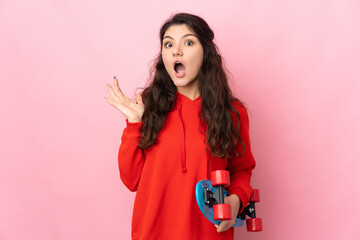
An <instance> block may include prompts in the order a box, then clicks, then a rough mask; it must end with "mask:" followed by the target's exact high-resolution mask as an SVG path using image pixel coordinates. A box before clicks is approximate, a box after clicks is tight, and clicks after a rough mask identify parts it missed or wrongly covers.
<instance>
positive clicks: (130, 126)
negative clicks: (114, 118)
mask: <svg viewBox="0 0 360 240" xmlns="http://www.w3.org/2000/svg"><path fill="white" fill-rule="evenodd" d="M141 126H142V122H129V121H128V120H127V119H126V127H125V129H124V133H123V135H126V136H129V137H139V136H140V135H141V133H140V129H141Z"/></svg>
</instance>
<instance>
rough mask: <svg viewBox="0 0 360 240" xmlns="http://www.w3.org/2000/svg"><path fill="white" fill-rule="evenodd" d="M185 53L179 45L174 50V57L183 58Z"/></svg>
mask: <svg viewBox="0 0 360 240" xmlns="http://www.w3.org/2000/svg"><path fill="white" fill-rule="evenodd" d="M182 54H183V52H182V50H181V47H180V45H177V46H175V47H174V48H173V55H174V56H182Z"/></svg>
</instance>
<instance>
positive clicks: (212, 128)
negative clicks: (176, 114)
mask: <svg viewBox="0 0 360 240" xmlns="http://www.w3.org/2000/svg"><path fill="white" fill-rule="evenodd" d="M180 24H185V25H186V26H187V27H188V28H189V29H190V30H192V31H193V32H194V33H195V34H196V35H197V36H198V39H199V41H200V43H201V45H202V48H203V50H204V56H203V63H202V67H201V69H200V72H199V75H198V78H199V92H200V98H201V111H200V112H199V119H200V124H199V129H200V130H201V129H202V130H201V131H202V133H203V134H205V135H206V142H205V147H206V150H207V151H208V152H209V151H210V152H211V154H213V155H215V156H218V157H223V158H230V157H231V156H232V155H233V154H235V155H238V153H237V152H236V151H235V145H236V144H237V142H238V141H240V142H241V143H242V145H244V143H243V141H242V140H241V137H240V134H239V127H240V115H239V113H238V111H237V110H236V109H235V108H234V106H233V101H239V100H238V99H236V98H235V97H234V96H233V94H232V93H231V90H230V88H229V85H228V81H227V76H226V74H225V71H224V68H223V66H222V57H221V56H220V54H219V51H218V48H217V46H216V44H215V43H214V42H213V39H214V33H213V31H212V30H211V29H210V27H209V26H208V24H207V23H206V22H205V21H204V20H203V19H202V18H200V17H198V16H195V15H192V14H187V13H179V14H176V15H174V16H172V17H171V18H170V19H168V20H167V21H166V22H165V23H164V24H163V25H162V27H161V29H160V42H161V48H162V45H163V37H164V34H165V32H166V31H167V29H169V27H171V26H173V25H180ZM152 72H153V80H152V82H151V83H150V85H149V86H148V87H146V88H145V89H144V91H143V92H142V98H143V101H144V104H145V111H144V114H143V116H142V121H143V124H142V127H141V140H140V143H139V147H140V148H141V149H142V150H146V149H149V148H150V147H151V146H152V145H154V144H156V143H157V137H158V134H159V132H160V130H161V128H162V127H163V126H164V123H165V120H166V117H167V115H168V113H169V112H170V111H171V110H173V108H174V107H175V103H176V86H175V85H174V83H173V81H172V80H171V78H170V76H169V74H168V72H167V71H166V69H165V65H164V62H163V59H162V56H161V50H160V53H159V54H158V56H157V58H156V60H155V64H154V66H153V68H152ZM232 115H233V116H235V118H233V116H232ZM234 121H235V122H236V123H235V124H234ZM244 149H245V148H244Z"/></svg>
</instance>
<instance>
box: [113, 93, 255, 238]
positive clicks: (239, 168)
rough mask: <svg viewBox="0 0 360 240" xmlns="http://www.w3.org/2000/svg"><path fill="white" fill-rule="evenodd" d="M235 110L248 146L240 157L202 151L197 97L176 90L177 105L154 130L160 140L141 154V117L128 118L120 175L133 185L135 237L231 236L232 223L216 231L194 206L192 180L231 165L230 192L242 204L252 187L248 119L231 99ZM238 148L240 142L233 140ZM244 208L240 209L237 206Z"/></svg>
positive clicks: (203, 138)
mask: <svg viewBox="0 0 360 240" xmlns="http://www.w3.org/2000/svg"><path fill="white" fill-rule="evenodd" d="M234 106H235V108H236V109H237V110H238V111H239V114H240V119H241V124H240V133H241V137H242V140H243V141H244V143H245V146H246V149H245V153H244V155H242V156H241V157H236V156H234V157H233V158H231V159H222V158H217V157H214V156H212V155H209V154H207V153H206V149H205V144H204V141H205V136H204V134H202V133H201V132H200V130H199V117H198V114H199V111H200V109H201V99H200V97H198V98H196V99H195V100H190V99H189V98H187V97H186V96H184V95H182V94H180V93H177V102H176V107H175V108H174V109H173V110H172V111H171V112H170V113H169V114H168V117H167V119H166V121H165V124H164V127H163V128H162V129H161V131H160V133H159V135H158V143H157V144H156V145H153V146H152V147H151V148H150V149H149V150H147V151H145V154H142V151H141V150H140V149H139V148H138V146H137V144H138V143H139V140H140V128H141V122H139V123H130V122H128V121H126V124H127V126H126V128H125V129H124V132H123V135H122V143H121V145H120V149H119V154H118V160H119V170H120V177H121V180H122V181H123V183H124V184H125V186H126V187H127V188H128V189H129V190H130V191H137V193H136V198H135V203H134V210H133V218H132V239H134V240H153V239H154V240H155V239H156V240H176V239H181V240H183V239H186V240H192V239H194V240H199V239H216V240H218V239H226V240H229V239H233V238H234V230H233V228H230V229H229V230H227V231H225V232H223V233H217V231H216V228H215V227H214V225H213V224H212V223H211V222H210V221H208V220H207V219H206V218H205V216H203V214H202V213H201V211H200V209H199V207H198V206H197V202H196V197H195V186H196V184H197V182H198V181H200V180H204V179H209V177H210V173H211V171H213V170H219V169H227V170H228V171H230V181H231V182H230V184H231V185H230V187H229V194H230V195H231V194H236V195H237V196H239V198H240V199H241V202H242V206H245V205H246V204H247V203H248V201H249V198H250V195H251V192H252V187H251V186H250V178H251V173H252V170H253V169H254V167H255V160H254V157H253V155H252V153H251V148H250V140H249V119H248V115H247V111H246V109H245V107H244V106H243V105H242V104H241V103H239V102H236V103H234ZM237 150H238V152H239V153H242V152H243V146H242V144H241V143H240V142H239V143H238V145H237ZM241 210H242V209H240V211H241Z"/></svg>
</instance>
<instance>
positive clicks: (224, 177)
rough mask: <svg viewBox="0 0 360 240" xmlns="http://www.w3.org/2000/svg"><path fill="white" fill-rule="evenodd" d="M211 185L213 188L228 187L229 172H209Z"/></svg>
mask: <svg viewBox="0 0 360 240" xmlns="http://www.w3.org/2000/svg"><path fill="white" fill-rule="evenodd" d="M211 184H212V185H213V186H218V185H224V186H229V185H230V175H229V172H228V171H226V170H217V171H212V172H211Z"/></svg>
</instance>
